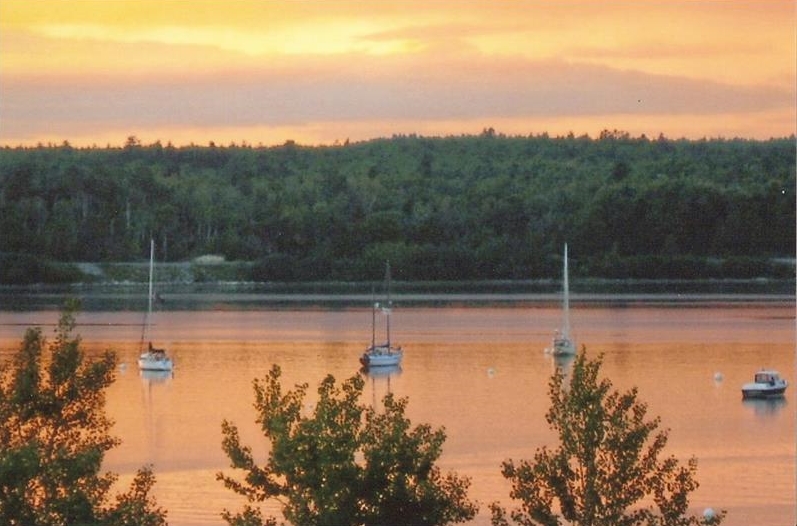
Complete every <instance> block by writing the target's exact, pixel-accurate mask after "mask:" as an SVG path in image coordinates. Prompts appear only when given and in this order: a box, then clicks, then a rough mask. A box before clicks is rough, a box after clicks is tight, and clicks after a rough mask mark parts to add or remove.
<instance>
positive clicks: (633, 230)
mask: <svg viewBox="0 0 797 526" xmlns="http://www.w3.org/2000/svg"><path fill="white" fill-rule="evenodd" d="M794 166H795V148H794V138H793V137H792V138H782V139H771V140H768V141H751V140H742V139H729V140H725V139H711V140H700V141H688V140H670V139H666V138H664V137H659V138H658V139H655V140H651V139H648V138H646V137H639V138H635V137H630V136H629V135H628V134H627V133H623V132H616V131H615V132H606V133H603V134H601V136H600V137H599V138H597V139H591V138H589V137H586V136H584V137H574V136H568V137H557V138H551V137H548V136H547V135H539V136H530V137H506V136H502V135H499V134H495V133H484V134H482V135H480V136H460V137H445V138H427V137H418V136H397V137H394V138H392V139H380V140H373V141H368V142H362V143H349V144H347V145H340V146H332V147H303V146H300V145H297V144H295V143H291V142H289V143H286V144H285V145H282V146H278V147H258V148H253V147H251V146H227V147H219V146H215V145H214V146H208V147H199V146H188V147H180V148H176V147H173V146H171V145H166V146H163V145H161V144H160V143H155V144H152V145H142V144H141V143H140V141H138V140H137V139H135V137H131V139H129V140H128V142H127V143H126V144H125V146H124V147H123V148H88V149H78V148H72V147H71V146H69V145H68V144H64V145H61V146H50V147H40V148H0V233H1V234H2V235H0V257H3V258H4V260H5V261H9V262H11V263H13V261H14V260H16V259H24V258H30V257H33V258H35V261H36V262H37V265H38V267H39V268H38V269H34V270H32V271H30V272H28V273H26V272H25V269H26V268H27V267H29V266H30V265H12V266H13V267H14V269H15V270H16V271H15V272H10V271H6V272H4V273H3V274H4V275H0V281H2V282H4V283H9V282H12V283H13V282H14V281H13V280H26V281H28V282H33V281H42V280H43V281H69V280H70V279H72V278H71V277H70V272H71V270H73V269H70V268H66V269H63V268H61V269H60V270H62V271H63V272H57V271H56V269H57V268H58V266H57V265H54V264H53V263H52V262H67V263H68V262H77V261H91V262H113V261H116V262H119V261H136V260H141V259H144V258H145V256H146V253H147V248H146V246H147V243H148V240H149V239H150V237H154V238H155V239H156V240H157V243H158V253H159V254H161V255H162V257H163V259H164V260H166V261H186V260H190V259H192V258H194V257H197V256H200V255H203V254H220V255H223V256H225V257H226V259H227V260H228V261H233V260H241V261H250V262H254V265H253V266H252V268H251V273H250V275H249V277H250V278H251V280H253V281H324V280H362V279H374V278H376V277H377V276H376V275H374V273H378V269H379V268H380V262H381V261H384V260H386V259H389V260H390V261H391V262H393V263H394V267H395V268H396V270H397V276H396V277H397V278H398V279H404V280H465V279H468V280H474V279H533V278H540V277H553V276H556V274H557V272H558V267H559V265H558V261H557V260H556V255H557V254H559V253H560V247H561V245H562V244H563V243H564V242H565V241H567V242H568V243H569V244H570V246H571V247H573V249H574V250H573V253H574V262H573V263H574V264H573V271H574V273H575V274H576V275H579V273H580V275H584V276H593V277H620V278H622V277H635V278H636V277H647V278H657V277H666V278H695V277H706V278H708V277H711V278H715V277H759V276H762V275H763V276H770V277H773V276H778V275H783V274H785V275H791V276H793V265H792V267H790V268H787V269H786V270H783V267H782V266H778V265H772V263H771V261H772V260H773V259H774V258H793V256H794V253H795V235H794V225H795V206H794V204H795V174H794ZM576 255H577V256H578V257H575V256H576ZM48 262H49V263H48ZM20 268H21V271H20Z"/></svg>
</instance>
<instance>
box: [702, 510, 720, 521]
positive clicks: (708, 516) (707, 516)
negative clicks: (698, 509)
mask: <svg viewBox="0 0 797 526" xmlns="http://www.w3.org/2000/svg"><path fill="white" fill-rule="evenodd" d="M716 516H717V514H716V513H714V508H706V509H704V510H703V518H704V519H713V518H714V517H716Z"/></svg>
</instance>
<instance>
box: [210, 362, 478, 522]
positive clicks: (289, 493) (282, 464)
mask: <svg viewBox="0 0 797 526" xmlns="http://www.w3.org/2000/svg"><path fill="white" fill-rule="evenodd" d="M280 376H281V369H280V368H279V366H276V365H274V366H273V367H272V368H271V371H270V372H269V374H268V376H267V377H266V378H264V379H263V380H262V381H260V380H255V382H254V388H255V408H256V410H257V414H258V416H257V423H258V424H260V425H261V426H262V429H263V433H264V435H265V436H266V438H267V439H268V440H269V442H270V444H271V449H270V451H269V453H268V459H267V461H266V463H265V464H264V465H258V464H257V463H256V462H255V459H254V457H253V456H252V450H251V448H249V447H247V446H243V445H242V444H241V443H240V437H239V434H238V429H237V427H236V426H235V425H234V424H232V423H230V422H227V421H225V422H223V424H222V432H223V434H224V440H223V445H222V447H223V449H224V451H225V453H226V454H227V456H228V457H229V458H230V461H231V467H233V468H235V469H236V470H243V472H244V475H243V479H242V480H241V479H240V478H238V477H235V476H229V475H225V474H223V473H219V474H218V476H217V478H218V479H219V480H221V481H223V482H224V484H225V485H226V487H228V488H230V489H231V490H233V491H235V492H236V493H238V494H240V495H243V496H245V497H246V499H247V501H248V503H249V504H247V505H246V507H245V508H244V510H243V512H240V513H235V514H234V513H232V512H230V511H225V513H224V514H223V517H224V519H225V520H226V521H227V522H228V523H229V524H231V525H234V526H255V525H262V524H271V525H276V523H277V522H276V518H274V517H269V518H264V517H263V515H262V512H261V510H260V508H259V507H258V506H259V505H260V503H262V502H264V501H266V500H276V501H278V502H280V504H281V507H282V513H283V515H284V518H285V519H286V520H287V521H288V522H290V523H291V524H296V525H303V526H313V525H316V526H325V525H329V524H336V525H340V526H346V525H352V526H354V525H365V526H377V525H382V526H390V525H395V526H403V525H406V524H413V525H416V526H424V525H426V526H433V525H444V524H451V523H457V522H465V521H467V520H470V519H472V518H473V517H474V516H475V514H476V511H477V506H476V505H475V504H473V503H472V502H470V500H468V497H467V489H468V487H469V485H470V481H469V480H468V479H467V478H463V477H459V476H457V475H456V474H455V473H448V474H445V475H444V474H442V473H441V471H440V469H439V468H438V467H437V466H436V462H437V460H438V458H439V456H440V454H441V453H442V446H443V442H444V441H445V432H444V430H443V429H437V430H435V429H432V427H431V426H429V425H427V424H420V425H417V426H412V425H411V423H410V421H409V420H408V419H407V418H406V417H405V416H404V412H405V407H406V405H407V400H406V399H397V398H395V397H394V396H393V395H391V394H388V395H386V396H385V398H384V400H383V407H382V408H380V411H377V409H376V408H374V407H367V406H365V405H364V404H363V403H361V402H360V401H359V399H360V397H361V395H362V391H363V386H364V381H363V379H362V377H361V376H359V375H357V376H354V377H352V378H350V379H348V380H346V381H345V382H343V383H342V384H340V385H338V384H336V382H335V379H334V378H333V377H332V376H327V377H326V378H325V379H324V380H323V381H322V382H321V385H320V386H319V388H318V401H317V403H316V404H315V407H314V408H313V410H312V414H307V413H308V410H307V408H306V403H305V401H304V399H305V394H306V390H307V387H308V386H307V384H303V385H299V386H296V388H295V389H294V390H289V391H287V392H283V390H282V387H281V385H280Z"/></svg>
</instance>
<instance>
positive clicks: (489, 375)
mask: <svg viewBox="0 0 797 526" xmlns="http://www.w3.org/2000/svg"><path fill="white" fill-rule="evenodd" d="M493 376H495V369H493V368H492V367H490V368H489V369H487V378H492V377H493Z"/></svg>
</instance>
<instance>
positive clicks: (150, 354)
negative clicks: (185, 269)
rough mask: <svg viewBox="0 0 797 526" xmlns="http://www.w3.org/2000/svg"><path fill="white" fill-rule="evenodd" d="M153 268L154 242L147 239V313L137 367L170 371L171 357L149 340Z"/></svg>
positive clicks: (145, 369) (171, 366)
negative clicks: (145, 343)
mask: <svg viewBox="0 0 797 526" xmlns="http://www.w3.org/2000/svg"><path fill="white" fill-rule="evenodd" d="M154 268H155V242H154V241H153V240H151V239H150V240H149V292H148V294H147V314H146V317H145V318H144V327H143V329H142V333H141V349H140V350H139V351H140V352H141V354H140V355H139V357H138V368H139V369H141V370H142V371H171V370H172V368H173V367H174V363H173V362H172V359H171V358H169V357H168V356H167V355H166V350H165V349H156V348H155V347H153V346H152V341H151V340H150V334H149V332H150V324H151V323H152V298H153V293H152V278H153V274H154ZM144 341H147V350H146V351H144V350H143V347H144Z"/></svg>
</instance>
